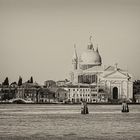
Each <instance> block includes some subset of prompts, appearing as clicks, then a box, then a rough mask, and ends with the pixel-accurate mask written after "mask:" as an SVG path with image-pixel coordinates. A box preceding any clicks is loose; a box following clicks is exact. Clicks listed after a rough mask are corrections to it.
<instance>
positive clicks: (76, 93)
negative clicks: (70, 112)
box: [67, 37, 133, 103]
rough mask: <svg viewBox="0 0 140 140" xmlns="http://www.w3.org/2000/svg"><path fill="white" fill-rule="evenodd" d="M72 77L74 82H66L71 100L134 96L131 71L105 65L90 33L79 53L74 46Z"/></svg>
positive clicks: (106, 100)
mask: <svg viewBox="0 0 140 140" xmlns="http://www.w3.org/2000/svg"><path fill="white" fill-rule="evenodd" d="M70 81H71V84H70V85H68V86H67V88H68V91H69V96H68V97H69V101H70V102H75V103H77V102H80V101H83V100H84V101H86V102H89V103H92V102H109V101H114V102H119V101H121V100H124V99H125V100H129V101H131V99H132V98H133V81H132V75H131V74H129V73H128V71H127V70H123V69H121V68H119V67H118V65H117V64H115V65H114V66H106V67H105V66H104V65H103V64H102V57H101V55H100V53H99V50H98V47H96V48H95V45H94V44H93V43H92V41H91V37H90V41H89V43H88V45H87V48H86V50H85V51H84V52H83V53H82V54H81V55H80V56H78V54H77V50H76V47H75V50H74V55H73V58H72V71H71V72H70Z"/></svg>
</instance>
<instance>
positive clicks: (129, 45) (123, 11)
mask: <svg viewBox="0 0 140 140" xmlns="http://www.w3.org/2000/svg"><path fill="white" fill-rule="evenodd" d="M91 35H92V42H93V43H94V44H95V45H96V44H98V48H99V52H100V55H101V57H102V62H103V65H106V66H107V65H114V64H115V63H118V67H121V68H122V69H126V70H128V72H129V73H131V74H132V75H133V76H134V78H135V79H140V65H139V63H140V62H139V56H140V1H139V0H0V82H3V80H4V79H5V77H9V80H10V82H13V81H18V78H19V76H21V77H22V78H23V81H27V80H28V79H30V77H31V76H33V78H34V81H37V82H38V83H40V84H43V83H44V81H45V80H50V79H52V80H63V79H65V78H69V77H68V76H69V72H70V70H71V64H72V56H73V53H74V44H76V48H77V52H78V56H79V55H80V53H81V52H83V51H84V50H85V49H86V47H87V44H88V42H89V37H90V36H91Z"/></svg>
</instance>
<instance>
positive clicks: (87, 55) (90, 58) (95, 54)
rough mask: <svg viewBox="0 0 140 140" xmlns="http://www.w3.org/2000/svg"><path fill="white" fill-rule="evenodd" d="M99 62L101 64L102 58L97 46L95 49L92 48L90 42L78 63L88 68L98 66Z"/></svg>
mask: <svg viewBox="0 0 140 140" xmlns="http://www.w3.org/2000/svg"><path fill="white" fill-rule="evenodd" d="M101 64H102V59H101V56H100V54H99V51H98V48H97V50H96V51H95V50H94V48H93V44H92V43H91V42H90V43H89V44H88V47H87V49H86V51H84V52H83V53H82V54H81V56H80V65H81V66H86V68H89V67H92V66H99V65H101ZM84 69H85V68H84Z"/></svg>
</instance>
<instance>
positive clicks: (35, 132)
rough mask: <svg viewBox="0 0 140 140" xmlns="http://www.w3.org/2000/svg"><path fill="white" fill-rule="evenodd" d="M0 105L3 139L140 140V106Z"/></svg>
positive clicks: (1, 135) (0, 124)
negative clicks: (83, 110)
mask: <svg viewBox="0 0 140 140" xmlns="http://www.w3.org/2000/svg"><path fill="white" fill-rule="evenodd" d="M88 107H89V112H90V114H88V115H81V114H80V105H18V104H17V105H16V104H12V105H11V104H7V105H4V104H1V105H0V139H4V140H7V139H12V140H15V139H20V140H22V139H24V140H26V139H27V140H28V139H29V140H30V139H32V140H34V139H40V140H51V139H53V140H55V139H57V140H61V139H66V140H67V139H68V140H69V139H70V140H81V139H82V140H86V139H91V140H92V139H98V140H104V139H106V140H140V105H131V106H129V108H130V112H129V113H121V111H120V110H121V106H120V105H89V106H88Z"/></svg>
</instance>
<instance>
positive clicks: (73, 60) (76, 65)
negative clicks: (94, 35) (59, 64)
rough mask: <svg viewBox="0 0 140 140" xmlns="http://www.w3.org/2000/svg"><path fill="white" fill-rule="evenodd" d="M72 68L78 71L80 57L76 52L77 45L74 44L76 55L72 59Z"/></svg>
mask: <svg viewBox="0 0 140 140" xmlns="http://www.w3.org/2000/svg"><path fill="white" fill-rule="evenodd" d="M72 66H73V70H77V69H78V56H77V51H76V45H75V44H74V55H73V57H72Z"/></svg>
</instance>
